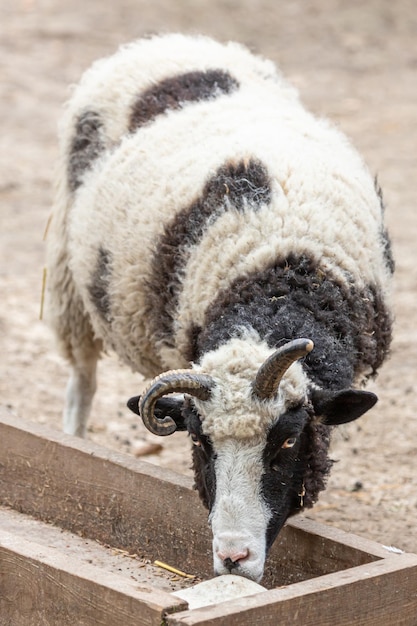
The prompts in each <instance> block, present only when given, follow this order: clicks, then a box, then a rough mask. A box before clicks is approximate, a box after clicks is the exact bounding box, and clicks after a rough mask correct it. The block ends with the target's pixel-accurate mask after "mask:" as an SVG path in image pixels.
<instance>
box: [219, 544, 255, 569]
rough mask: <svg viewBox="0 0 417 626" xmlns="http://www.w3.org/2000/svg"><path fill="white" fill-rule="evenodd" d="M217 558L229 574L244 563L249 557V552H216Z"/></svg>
mask: <svg viewBox="0 0 417 626" xmlns="http://www.w3.org/2000/svg"><path fill="white" fill-rule="evenodd" d="M217 556H218V557H219V559H220V560H221V561H222V562H223V565H224V566H225V568H226V569H228V570H229V572H231V571H232V570H234V569H235V568H237V567H239V565H240V563H241V562H242V561H245V560H246V559H247V558H248V556H249V550H248V549H247V548H244V549H243V550H240V551H236V550H228V551H227V552H226V551H224V552H221V551H219V552H217Z"/></svg>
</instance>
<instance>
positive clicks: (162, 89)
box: [129, 69, 239, 132]
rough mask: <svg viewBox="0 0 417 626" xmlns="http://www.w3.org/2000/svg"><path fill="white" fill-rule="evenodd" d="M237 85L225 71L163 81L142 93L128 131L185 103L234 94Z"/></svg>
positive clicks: (195, 72) (198, 73)
mask: <svg viewBox="0 0 417 626" xmlns="http://www.w3.org/2000/svg"><path fill="white" fill-rule="evenodd" d="M238 87H239V83H238V82H237V80H236V79H235V78H233V76H231V75H230V74H229V73H228V72H225V71H224V70H217V69H213V70H206V71H193V72H187V73H186V74H180V75H179V76H173V77H172V78H166V79H165V80H162V81H160V82H159V83H157V84H156V85H154V86H152V87H150V88H149V89H147V90H146V91H145V92H144V93H142V94H141V95H140V96H139V98H138V99H137V101H136V102H135V103H134V105H133V107H132V110H131V114H130V121H129V131H130V132H134V131H135V130H136V129H137V128H140V127H141V126H144V125H145V124H147V123H148V122H151V121H153V120H154V119H155V118H156V117H157V116H158V115H161V114H162V113H165V112H166V111H170V110H176V109H180V108H182V107H183V106H184V105H185V104H186V103H191V102H202V101H204V100H213V99H215V98H218V97H220V96H222V95H227V94H230V93H233V92H234V91H236V90H237V89H238Z"/></svg>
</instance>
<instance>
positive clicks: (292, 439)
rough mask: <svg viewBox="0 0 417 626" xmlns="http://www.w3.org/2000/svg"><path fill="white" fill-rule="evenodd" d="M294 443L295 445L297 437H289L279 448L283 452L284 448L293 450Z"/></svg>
mask: <svg viewBox="0 0 417 626" xmlns="http://www.w3.org/2000/svg"><path fill="white" fill-rule="evenodd" d="M296 443H297V437H289V438H288V439H286V440H285V441H284V443H283V444H282V446H281V448H283V449H284V450H285V449H286V448H293V447H294V446H295V444H296Z"/></svg>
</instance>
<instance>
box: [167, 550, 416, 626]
mask: <svg viewBox="0 0 417 626" xmlns="http://www.w3.org/2000/svg"><path fill="white" fill-rule="evenodd" d="M167 624H168V625H169V626H255V625H258V624H259V626H261V625H262V626H277V625H278V624H279V625H281V626H284V625H287V624H302V625H303V626H334V625H335V624H337V626H352V625H353V624H355V626H392V625H393V624H395V626H416V624H417V555H413V554H403V555H393V556H391V557H390V558H387V559H384V560H380V561H376V562H374V563H369V564H367V565H362V566H359V567H356V568H353V569H349V570H346V571H344V572H340V573H338V574H329V575H328V576H322V577H320V578H315V579H312V580H308V581H304V582H301V583H297V584H294V585H290V586H289V587H284V588H282V589H275V590H272V591H268V592H266V593H261V594H257V595H256V596H250V597H247V598H239V599H238V600H233V601H229V602H224V603H220V604H217V605H213V606H211V607H205V608H201V609H195V610H193V611H185V612H183V613H178V614H175V615H171V616H168V617H167Z"/></svg>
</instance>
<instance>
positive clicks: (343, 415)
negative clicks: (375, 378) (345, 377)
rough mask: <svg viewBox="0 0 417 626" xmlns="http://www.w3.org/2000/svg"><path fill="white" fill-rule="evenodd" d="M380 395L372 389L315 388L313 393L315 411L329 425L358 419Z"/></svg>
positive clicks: (312, 399)
mask: <svg viewBox="0 0 417 626" xmlns="http://www.w3.org/2000/svg"><path fill="white" fill-rule="evenodd" d="M377 400H378V397H377V396H376V395H375V394H374V393H372V392H370V391H361V390H359V389H343V390H342V391H323V390H320V389H314V390H313V391H312V394H311V401H312V403H313V407H314V412H315V414H316V415H317V416H320V417H322V418H324V420H323V421H324V423H325V424H328V425H329V426H338V425H339V424H347V423H348V422H353V421H354V420H356V419H358V417H360V416H361V415H363V414H364V413H366V411H369V409H371V408H372V407H373V406H374V404H376V402H377Z"/></svg>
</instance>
